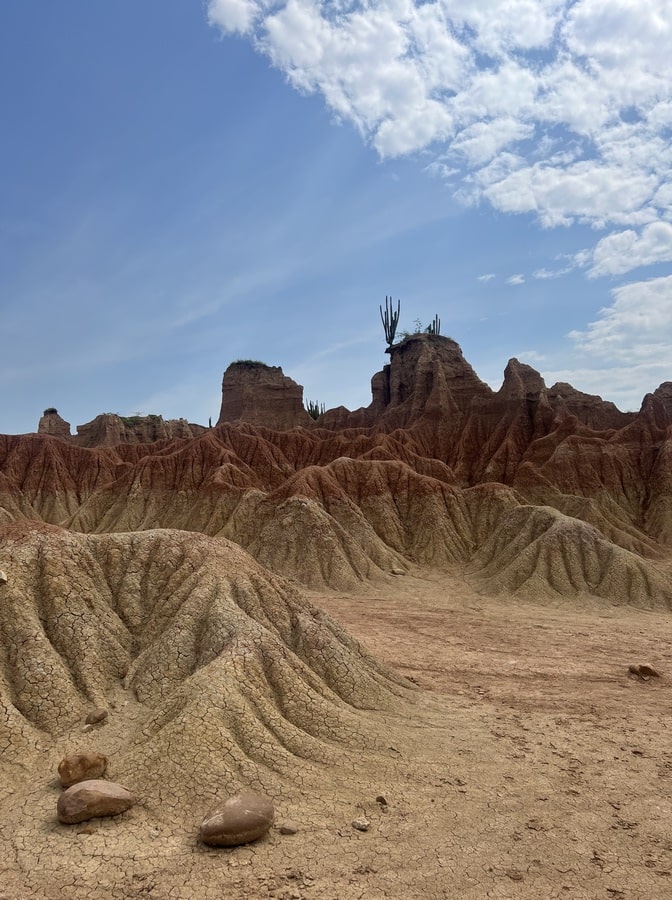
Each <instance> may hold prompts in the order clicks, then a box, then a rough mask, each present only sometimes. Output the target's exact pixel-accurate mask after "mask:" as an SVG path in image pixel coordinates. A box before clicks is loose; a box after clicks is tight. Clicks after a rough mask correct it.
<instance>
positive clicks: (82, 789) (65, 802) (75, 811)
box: [57, 779, 135, 825]
mask: <svg viewBox="0 0 672 900" xmlns="http://www.w3.org/2000/svg"><path fill="white" fill-rule="evenodd" d="M134 803H135V797H134V796H133V794H132V793H131V792H130V791H128V790H126V788H125V787H122V786H121V785H120V784H115V783H114V782H113V781H102V780H100V779H92V780H90V781H79V782H77V784H73V785H72V786H71V787H69V788H67V789H66V790H65V791H63V793H62V794H61V796H60V797H59V798H58V805H57V812H58V820H59V822H62V823H63V824H64V825H74V824H75V823H77V822H86V821H87V820H88V819H94V818H96V817H97V816H117V815H119V813H122V812H125V811H126V810H127V809H130V807H131V806H133V804H134Z"/></svg>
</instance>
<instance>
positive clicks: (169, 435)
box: [68, 413, 208, 447]
mask: <svg viewBox="0 0 672 900" xmlns="http://www.w3.org/2000/svg"><path fill="white" fill-rule="evenodd" d="M68 428H69V426H68ZM207 430H208V429H207V428H206V427H205V426H204V425H194V424H193V423H190V422H187V420H186V419H165V420H164V418H163V417H162V416H157V415H149V416H118V415H116V413H103V414H102V415H100V416H96V418H95V419H93V420H92V421H91V422H86V423H85V424H84V425H78V426H77V435H76V437H74V438H73V439H72V440H73V442H74V443H76V444H78V445H79V446H80V447H116V446H117V445H118V444H149V443H151V442H153V441H163V440H173V439H174V438H186V439H190V438H194V437H198V436H199V435H201V434H205V432H206V431H207Z"/></svg>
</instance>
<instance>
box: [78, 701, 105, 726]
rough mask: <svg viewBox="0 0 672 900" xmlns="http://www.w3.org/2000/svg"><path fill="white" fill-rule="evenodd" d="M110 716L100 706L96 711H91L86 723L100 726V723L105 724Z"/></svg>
mask: <svg viewBox="0 0 672 900" xmlns="http://www.w3.org/2000/svg"><path fill="white" fill-rule="evenodd" d="M108 715H109V713H108V712H107V710H106V709H104V708H103V707H102V706H98V707H96V709H92V710H91V712H90V713H89V714H88V716H87V717H86V719H85V720H84V721H85V722H86V724H87V725H98V724H99V723H100V722H104V721H105V719H106V718H107V717H108Z"/></svg>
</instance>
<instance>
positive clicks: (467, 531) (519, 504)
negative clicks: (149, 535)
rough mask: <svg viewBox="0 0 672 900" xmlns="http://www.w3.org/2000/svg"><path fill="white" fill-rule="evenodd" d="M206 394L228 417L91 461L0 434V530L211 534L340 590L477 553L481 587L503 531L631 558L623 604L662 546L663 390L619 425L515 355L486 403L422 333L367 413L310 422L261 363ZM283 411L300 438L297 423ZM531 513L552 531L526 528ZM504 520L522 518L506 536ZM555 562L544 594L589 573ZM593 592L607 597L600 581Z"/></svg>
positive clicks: (393, 364) (594, 554)
mask: <svg viewBox="0 0 672 900" xmlns="http://www.w3.org/2000/svg"><path fill="white" fill-rule="evenodd" d="M224 383H225V391H224V402H223V411H224V412H223V416H224V417H226V416H227V415H228V416H230V417H231V418H233V419H235V421H233V422H229V421H222V422H221V423H220V424H218V426H217V427H216V428H214V429H210V430H208V429H203V428H200V429H198V430H199V431H200V433H198V434H197V435H196V436H195V437H194V436H191V429H192V426H185V427H186V428H187V429H188V430H189V435H188V436H185V437H174V436H172V435H171V434H170V430H169V429H168V430H167V432H168V433H165V434H164V437H163V439H161V440H154V441H150V442H148V443H142V444H141V443H129V442H128V435H124V434H120V439H121V440H122V442H120V443H116V445H115V446H109V447H105V448H103V447H100V448H96V449H84V448H82V447H77V446H73V443H74V441H75V440H77V438H75V439H70V440H68V441H67V442H64V441H63V440H59V439H58V438H55V437H52V436H47V435H39V436H37V435H34V436H24V437H14V438H0V523H2V522H12V521H21V520H25V519H42V520H44V521H47V522H51V523H57V524H63V525H66V526H67V527H69V528H70V529H72V530H75V531H81V532H111V531H134V530H143V529H154V528H178V529H181V530H184V531H196V532H203V533H205V534H209V535H213V536H225V537H228V538H230V539H232V540H234V541H236V542H237V543H238V544H240V545H241V546H242V547H244V548H246V549H247V550H249V551H250V552H251V553H252V554H253V555H254V556H255V557H256V558H257V559H258V560H259V561H261V562H262V563H263V564H264V565H266V566H267V567H268V568H270V569H273V570H274V571H278V572H281V573H283V574H292V575H293V576H294V577H297V578H299V579H300V580H302V581H304V582H305V583H307V584H310V585H312V586H314V587H320V586H322V585H324V584H328V585H331V586H339V587H343V588H345V587H348V588H349V587H352V586H353V585H354V584H356V583H357V581H358V580H361V579H363V578H369V577H372V575H375V574H380V573H381V571H386V570H389V569H390V568H403V567H404V566H405V565H406V564H407V561H408V560H411V561H415V562H418V563H421V564H423V565H439V566H455V565H460V566H466V565H472V563H473V564H474V565H476V563H477V562H478V560H479V559H480V561H481V562H480V563H478V564H479V565H481V567H486V568H487V569H488V572H489V573H490V574H488V576H487V580H488V583H492V578H495V581H496V577H495V576H494V575H492V572H493V571H494V570H493V569H492V566H495V567H496V563H495V562H493V559H494V558H495V557H497V558H501V559H502V560H504V556H502V553H503V550H502V544H501V540H504V538H503V537H502V534H504V535H505V536H506V534H508V536H509V537H508V539H511V540H513V537H514V535H513V534H512V533H511V529H512V528H517V529H522V532H521V533H523V534H526V535H528V537H529V540H530V541H531V542H537V543H538V542H539V541H542V544H545V545H547V547H548V548H551V547H553V546H556V545H557V546H558V547H562V548H565V549H563V553H565V552H566V547H567V546H569V545H570V544H571V543H572V541H573V540H575V541H576V547H577V552H579V554H580V555H581V554H583V557H582V558H584V557H585V560H588V559H589V558H590V560H592V561H591V562H590V563H588V561H586V562H585V565H586V566H588V565H590V566H591V567H593V568H594V566H598V568H599V566H606V565H610V564H609V563H607V562H605V560H606V556H605V554H607V549H606V548H608V547H610V546H611V547H616V548H620V550H622V551H624V552H625V553H626V554H628V553H629V554H631V556H627V555H626V556H622V555H621V556H618V567H619V571H621V572H630V575H629V576H628V578H630V581H629V582H628V584H630V585H631V586H633V585H639V587H638V588H637V590H638V591H639V590H640V589H641V590H644V588H642V587H641V586H642V585H643V584H644V583H645V580H646V578H645V576H642V578H644V581H642V578H640V574H641V571H645V570H646V566H647V565H654V563H653V562H651V561H652V560H655V559H659V558H664V557H665V556H666V554H667V552H668V551H667V549H666V548H667V547H668V546H669V545H670V544H672V474H671V473H672V384H670V383H666V384H663V385H661V386H660V387H659V388H658V389H657V390H656V391H655V392H653V393H652V394H650V395H647V397H646V398H645V399H644V402H643V404H642V408H641V411H640V412H639V413H638V414H623V413H620V412H619V411H618V410H617V409H616V408H615V407H614V406H613V404H609V403H604V402H603V401H602V400H601V399H600V398H599V397H591V396H590V395H587V394H582V393H581V392H578V391H574V390H573V389H572V388H570V387H569V386H567V385H554V386H553V387H552V388H550V389H549V388H547V387H546V385H545V384H544V381H543V379H542V378H541V376H540V374H539V373H538V372H536V371H535V370H534V369H532V368H531V367H530V366H527V365H525V364H523V363H520V362H518V361H517V360H515V359H514V360H511V361H510V362H509V364H508V365H507V368H506V372H505V376H504V383H503V384H502V387H501V388H500V390H499V391H497V392H496V393H495V392H493V391H492V390H491V389H490V388H489V387H488V386H487V385H485V384H483V383H482V382H481V381H480V380H479V379H478V377H477V376H476V374H475V373H474V371H473V369H472V368H471V367H470V366H469V364H468V363H467V362H466V361H465V360H464V358H463V356H462V353H461V351H460V348H459V347H458V346H457V344H455V342H454V341H451V340H450V339H448V338H441V337H438V336H434V335H414V336H412V337H411V338H409V339H407V340H405V341H403V342H402V343H401V344H399V345H397V346H395V347H394V348H392V353H391V360H390V365H389V366H386V367H385V369H384V370H383V371H382V372H380V373H378V374H377V375H376V376H374V379H373V381H372V390H373V396H374V399H373V402H372V404H371V406H369V407H367V408H364V409H361V410H356V411H355V412H354V413H350V412H348V411H347V410H345V409H342V408H341V409H339V410H330V411H329V412H327V413H326V414H324V415H323V416H321V417H320V419H319V420H318V421H317V422H313V421H312V420H311V419H310V418H309V417H308V416H307V413H305V410H303V407H302V406H301V397H302V388H301V387H300V385H297V384H295V383H294V382H293V381H292V380H291V379H288V378H285V376H284V375H283V374H282V371H281V370H280V369H279V368H276V369H271V368H270V367H268V366H262V365H251V364H240V363H238V364H235V365H234V366H232V367H229V369H228V370H227V373H226V374H225V379H224ZM259 398H261V400H259ZM255 404H256V405H255ZM264 411H265V412H264ZM262 412H263V413H264V414H263V415H262ZM246 416H250V417H253V418H255V417H258V418H264V419H266V420H268V422H271V421H276V422H278V423H279V424H278V426H277V427H271V426H270V424H268V422H267V424H266V425H259V424H253V423H251V422H248V421H245V417H246ZM297 416H298V418H299V419H303V421H306V420H307V421H308V424H309V425H310V427H309V428H304V427H297V425H296V422H297ZM102 418H103V420H105V419H106V418H107V417H102ZM109 419H110V420H111V421H102V422H101V423H100V428H99V431H98V437H96V435H95V433H94V431H93V430H91V431H90V432H88V437H87V432H85V433H84V435H83V436H84V438H85V439H87V440H89V439H90V440H91V442H92V443H94V442H95V441H96V440H102V441H103V442H104V443H105V442H112V441H113V436H114V434H116V433H117V432H115V431H114V429H115V428H118V427H119V426H118V423H119V422H120V421H121V420H119V419H118V418H117V417H109ZM159 421H160V423H162V420H159ZM337 423H338V425H339V427H336V424H337ZM164 424H165V425H167V424H169V423H164ZM327 426H328V427H327ZM143 435H144V436H147V433H146V432H143ZM156 436H157V437H158V436H159V433H158V432H157V435H156ZM78 437H79V438H81V437H82V434H81V429H80V435H78ZM124 440H125V442H124ZM510 487H512V488H513V489H514V490H513V491H512V490H510ZM546 507H553V508H554V509H555V511H556V513H557V515H558V516H561V517H563V518H560V519H558V518H557V517H556V518H553V519H549V518H548V517H547V516H546V518H544V515H545V514H544V515H542V514H541V513H540V512H539V510H540V509H541V508H546ZM523 520H525V521H528V520H529V523H532V524H529V527H528V526H527V525H526V526H525V528H522V525H521V524H520V523H521V522H522V521H523ZM534 522H536V523H537V524H534ZM541 522H545V523H546V524H545V525H544V526H543V528H542V527H541V526H540V525H539V523H541ZM512 523H513V524H512ZM516 523H517V524H516ZM558 523H559V524H558ZM556 526H557V527H556ZM586 528H592V529H593V531H590V530H588V531H587V530H586ZM501 529H505V531H504V532H501V533H500V530H501ZM558 529H560V531H558ZM595 529H597V532H595ZM595 533H598V534H599V535H600V541H601V543H600V541H595V540H593V537H594V534H595ZM557 534H562V535H563V537H562V541H560V542H557V541H556V538H555V537H554V536H557ZM568 535H569V537H568ZM572 535H573V537H572ZM488 542H490V543H489V544H488V545H489V546H491V547H492V548H494V550H493V551H492V553H494V556H492V554H491V555H487V554H486V556H487V562H486V561H485V560H486V557H485V556H483V555H482V554H481V555H480V556H479V552H480V548H482V547H484V546H485V544H486V543H488ZM554 542H555V543H554ZM588 548H592V549H590V552H588ZM537 549H538V550H539V553H537V551H536V550H535V551H534V553H531V554H526V555H525V554H523V553H522V550H521V555H520V558H521V560H522V559H523V557H524V558H525V559H526V560H527V562H526V565H527V566H528V569H529V571H530V572H533V571H536V570H534V569H533V568H532V569H530V568H529V567H530V566H533V564H534V565H535V566H536V562H534V561H535V560H542V562H540V563H539V565H540V566H542V569H543V567H544V566H546V562H543V560H548V559H550V558H551V557H552V551H551V550H550V549H549V550H548V553H546V551H544V552H542V549H543V548H542V547H541V544H539V546H538V548H537ZM614 552H615V551H614ZM539 554H540V555H539ZM586 554H588V555H586ZM598 559H599V560H600V562H597V561H596V560H598ZM614 559H615V557H614ZM643 561H646V562H643ZM0 562H2V561H1V560H0ZM510 564H511V561H510V560H509V562H507V563H506V566H507V567H508V566H510ZM502 565H504V562H502ZM581 565H583V563H582V564H581ZM614 565H616V563H615V562H614ZM642 565H643V566H644V567H645V568H644V570H642V569H641V566H642ZM567 566H568V567H569V568H568V569H567V571H569V572H570V574H569V575H566V574H558V575H557V583H558V584H561V583H562V584H564V583H566V578H569V580H570V582H571V581H572V579H573V580H574V582H575V583H576V584H580V585H583V588H581V590H583V589H585V590H589V591H590V590H593V588H591V585H594V584H597V583H598V582H597V581H595V577H596V576H595V572H594V571H593V570H592V569H591V572H590V573H588V574H586V577H585V579H583V580H582V578H583V576H581V577H579V576H578V575H577V571H578V569H576V567H575V563H574V562H571V560H570V561H568V563H567ZM579 568H580V566H579ZM544 571H546V569H544ZM548 571H549V572H550V569H549V570H548ZM600 571H602V570H601V569H600ZM637 573H640V574H637ZM649 575H650V583H651V585H653V584H654V583H655V584H656V585H658V587H656V592H657V593H656V596H658V597H659V598H663V599H662V600H660V602H665V603H666V602H667V600H665V599H664V597H663V595H664V592H663V593H661V590H660V588H659V582H658V581H657V580H656V578H657V576H656V575H655V573H654V572H650V573H649ZM530 577H532V576H531V575H530ZM534 577H535V578H536V577H537V576H536V575H535V576H534ZM549 577H550V576H549ZM554 577H555V576H554ZM624 577H625V576H624ZM647 577H648V576H647ZM515 581H516V579H515V578H514V577H513V576H511V578H509V576H507V580H506V583H507V584H513V583H514V582H515ZM521 583H522V582H521ZM599 583H600V584H604V585H606V584H607V582H606V581H604V578H603V577H602V576H600V580H599ZM594 589H595V590H597V588H594ZM610 589H611V588H610ZM577 590H578V588H577ZM628 590H630V589H628ZM632 590H635V588H634V587H633V588H632ZM665 596H667V595H665Z"/></svg>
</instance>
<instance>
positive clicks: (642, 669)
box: [628, 663, 660, 680]
mask: <svg viewBox="0 0 672 900" xmlns="http://www.w3.org/2000/svg"><path fill="white" fill-rule="evenodd" d="M628 672H630V674H631V675H638V676H639V677H640V678H644V679H647V680H648V679H649V678H660V672H658V671H656V669H654V668H653V666H649V665H647V664H646V663H643V664H642V665H639V666H637V665H632V666H628Z"/></svg>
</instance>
